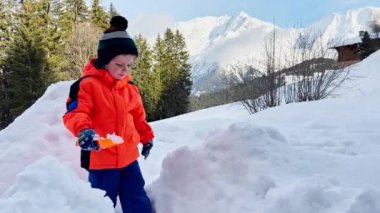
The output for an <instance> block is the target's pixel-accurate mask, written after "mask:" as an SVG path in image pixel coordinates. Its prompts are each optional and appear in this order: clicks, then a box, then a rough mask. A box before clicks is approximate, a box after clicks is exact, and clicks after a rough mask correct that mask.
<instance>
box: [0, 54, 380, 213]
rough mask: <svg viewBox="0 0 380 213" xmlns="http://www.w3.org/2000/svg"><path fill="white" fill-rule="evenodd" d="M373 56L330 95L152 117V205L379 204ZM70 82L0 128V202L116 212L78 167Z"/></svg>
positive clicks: (174, 210)
mask: <svg viewBox="0 0 380 213" xmlns="http://www.w3.org/2000/svg"><path fill="white" fill-rule="evenodd" d="M379 66H380V51H379V52H376V53H374V54H373V55H371V56H369V57H368V58H366V59H365V60H364V61H363V62H361V63H359V64H356V65H355V66H354V67H353V68H352V73H351V74H352V75H351V76H350V81H346V82H345V84H344V87H342V89H341V90H340V91H339V93H340V94H341V96H339V97H336V98H327V99H324V100H320V101H311V102H303V103H293V104H286V105H282V106H279V107H273V108H270V109H267V110H263V111H261V112H259V113H256V114H254V115H249V114H248V112H247V111H246V110H245V109H244V108H243V107H242V106H241V105H239V104H228V105H222V106H217V107H212V108H209V109H204V110H199V111H195V112H191V113H188V114H184V115H180V116H176V117H173V118H169V119H164V120H161V121H157V122H152V123H151V125H152V128H153V130H154V132H155V136H156V137H155V139H154V141H155V146H154V147H153V149H152V150H151V154H150V156H149V157H148V158H147V159H146V160H144V159H143V158H142V157H140V159H139V164H140V166H141V170H142V173H143V175H144V178H145V181H146V189H147V192H148V195H149V196H150V198H151V199H152V200H153V201H154V206H155V209H156V212H157V213H178V212H181V213H194V212H197V213H209V212H223V213H236V212H239V213H240V212H241V213H248V212H249V213H294V212H302V213H375V212H380V200H379V197H380V182H379V176H380V164H379V163H378V162H379V160H380V143H379V138H380V132H379V127H380V108H379V107H378V106H379V105H380V96H379V92H380V85H379V83H378V82H379V81H380V72H378V71H379V70H378V67H379ZM355 76H356V78H354V77H355ZM71 83H72V82H69V81H65V82H58V83H55V84H53V85H51V86H49V88H48V89H47V91H46V92H45V94H44V95H43V96H42V97H41V98H40V99H38V100H37V101H36V103H35V104H33V106H31V107H30V108H29V109H28V110H26V111H25V112H24V113H23V114H22V115H21V116H19V117H18V118H17V119H16V120H15V121H14V122H13V123H12V124H11V125H9V126H8V127H7V128H6V129H4V130H2V131H0V171H1V175H0V212H1V213H15V212H28V213H51V212H57V213H121V210H120V206H119V205H118V206H117V207H116V211H114V209H113V207H112V202H111V201H110V200H109V199H108V198H107V197H104V194H105V193H104V192H103V191H101V190H97V189H92V188H91V187H90V184H89V183H88V181H87V176H88V174H87V172H86V171H85V170H84V169H81V168H79V161H80V160H79V147H78V146H75V141H76V138H75V137H73V136H72V135H71V133H69V132H68V130H66V129H65V127H64V126H63V123H62V115H63V114H64V113H65V111H66V110H65V101H66V97H67V94H68V91H69V88H70V85H71ZM347 106H349V107H347ZM139 148H140V149H141V146H140V147H139Z"/></svg>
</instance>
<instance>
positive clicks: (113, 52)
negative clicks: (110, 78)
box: [97, 16, 138, 68]
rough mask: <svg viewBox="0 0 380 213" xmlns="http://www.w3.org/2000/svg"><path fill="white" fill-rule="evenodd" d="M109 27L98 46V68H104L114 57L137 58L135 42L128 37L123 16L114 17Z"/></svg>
mask: <svg viewBox="0 0 380 213" xmlns="http://www.w3.org/2000/svg"><path fill="white" fill-rule="evenodd" d="M110 25H111V26H110V27H109V28H108V29H107V30H106V31H104V34H103V36H102V37H101V38H100V40H99V45H98V63H97V65H98V67H99V68H104V66H105V65H107V64H108V63H109V62H110V61H111V60H112V59H113V58H114V57H116V56H118V55H123V54H131V55H135V56H138V51H137V47H136V44H135V42H134V41H133V39H132V38H131V37H130V36H129V35H128V33H127V32H126V29H127V28H128V21H127V19H125V18H124V17H123V16H114V17H112V19H111V21H110Z"/></svg>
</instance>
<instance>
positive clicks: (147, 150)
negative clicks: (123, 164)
mask: <svg viewBox="0 0 380 213" xmlns="http://www.w3.org/2000/svg"><path fill="white" fill-rule="evenodd" d="M152 147H153V141H149V142H148V143H146V144H144V145H143V148H142V151H141V155H143V156H144V159H146V158H147V157H148V156H149V153H150V150H151V149H152Z"/></svg>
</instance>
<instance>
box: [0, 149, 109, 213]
mask: <svg viewBox="0 0 380 213" xmlns="http://www.w3.org/2000/svg"><path fill="white" fill-rule="evenodd" d="M104 194H105V193H104V192H103V191H101V190H98V189H91V187H90V185H89V183H87V182H84V181H83V180H81V179H79V178H78V176H77V174H75V173H74V172H73V170H71V169H70V168H69V167H67V166H66V165H65V164H63V163H61V162H60V161H58V160H57V159H56V158H54V157H51V156H45V157H43V158H41V159H40V160H38V161H37V162H35V163H33V164H31V165H29V166H27V168H25V170H23V171H22V172H21V173H19V174H18V175H17V178H16V183H15V184H14V185H13V186H12V187H11V188H9V189H8V190H7V191H6V192H5V193H4V195H3V196H2V199H0V212H2V213H8V212H9V213H14V212H31V213H37V212H38V213H43V212H46V213H49V212H60V213H68V212H73V213H83V212H88V213H90V212H99V213H106V212H109V213H111V212H114V208H113V203H112V201H111V200H109V199H104Z"/></svg>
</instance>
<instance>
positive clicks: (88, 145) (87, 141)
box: [78, 129, 100, 151]
mask: <svg viewBox="0 0 380 213" xmlns="http://www.w3.org/2000/svg"><path fill="white" fill-rule="evenodd" d="M95 136H96V132H95V130H93V129H83V130H81V131H80V132H79V133H78V143H79V146H80V148H81V149H82V150H86V151H92V150H95V151H99V150H100V147H99V145H98V143H96V141H95V140H94V137H95Z"/></svg>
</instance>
